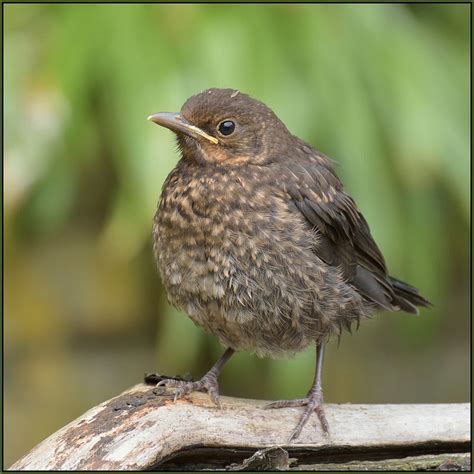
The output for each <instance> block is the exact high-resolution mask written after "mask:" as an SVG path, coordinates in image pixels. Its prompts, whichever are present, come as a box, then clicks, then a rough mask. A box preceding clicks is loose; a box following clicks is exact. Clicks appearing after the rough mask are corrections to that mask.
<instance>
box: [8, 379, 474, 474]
mask: <svg viewBox="0 0 474 474" xmlns="http://www.w3.org/2000/svg"><path fill="white" fill-rule="evenodd" d="M265 403H266V402H263V401H256V400H242V399H237V398H230V397H222V404H223V409H222V410H219V409H218V408H216V407H215V406H214V405H213V404H212V402H211V401H210V400H209V398H208V396H207V395H205V394H200V393H198V394H193V395H192V396H190V397H188V398H186V399H183V400H179V401H177V402H176V403H173V402H172V400H171V399H170V397H166V396H162V395H161V394H160V393H155V391H154V390H153V388H152V387H150V386H147V385H143V384H140V385H136V386H135V387H132V388H131V389H129V390H127V391H125V392H124V393H122V394H121V395H119V396H117V397H115V398H112V399H111V400H108V401H106V402H104V403H102V404H100V405H98V406H97V407H95V408H92V409H91V410H89V411H88V412H86V413H85V414H84V415H82V416H81V417H79V418H78V419H76V420H74V421H73V422H71V423H69V424H68V425H67V426H65V427H64V428H62V429H60V430H59V431H57V432H56V433H54V434H52V435H51V436H50V437H49V438H47V439H46V440H44V441H43V442H42V443H40V444H39V445H38V446H36V447H35V448H33V449H32V450H31V451H30V452H29V453H28V454H26V455H25V456H24V457H22V458H21V459H19V460H18V461H17V462H16V463H15V464H13V466H11V468H10V469H12V470H35V471H36V470H78V469H80V470H152V469H159V470H161V469H162V470H175V469H210V468H212V469H223V470H224V469H227V470H243V469H247V470H265V469H273V470H275V469H288V468H290V469H292V470H293V469H294V470H302V469H304V470H319V469H331V470H361V469H367V468H368V469H374V470H376V469H406V470H410V469H414V468H415V469H421V470H424V469H431V470H432V469H438V470H439V469H441V470H443V469H446V470H453V469H456V470H469V469H470V456H469V454H468V453H469V452H470V446H471V444H470V443H471V441H470V408H469V404H439V405H332V404H327V405H326V414H327V418H328V421H329V424H330V427H331V434H330V436H325V435H324V434H323V433H322V431H321V428H320V426H319V424H318V420H317V417H316V416H315V417H313V419H312V420H310V422H309V423H308V425H307V426H306V427H305V429H304V430H303V433H302V434H301V437H300V438H299V439H298V440H297V441H295V442H293V443H291V444H289V443H288V437H289V435H290V433H291V430H292V429H293V427H294V425H295V423H296V422H297V420H298V416H299V414H300V409H298V408H286V409H281V410H263V409H262V407H263V406H264V404H265ZM407 457H408V458H407Z"/></svg>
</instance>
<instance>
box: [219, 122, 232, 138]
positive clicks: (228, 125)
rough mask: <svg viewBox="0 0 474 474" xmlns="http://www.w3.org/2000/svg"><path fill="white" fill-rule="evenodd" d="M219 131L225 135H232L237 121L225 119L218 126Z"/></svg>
mask: <svg viewBox="0 0 474 474" xmlns="http://www.w3.org/2000/svg"><path fill="white" fill-rule="evenodd" d="M217 129H218V130H219V133H220V134H221V135H224V136H228V135H231V134H232V133H234V130H235V123H234V122H232V120H224V121H222V122H221V123H220V124H219V127H217Z"/></svg>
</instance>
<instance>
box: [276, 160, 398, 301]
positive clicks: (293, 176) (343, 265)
mask: <svg viewBox="0 0 474 474" xmlns="http://www.w3.org/2000/svg"><path fill="white" fill-rule="evenodd" d="M286 167H287V170H288V171H289V172H290V177H289V179H288V180H287V182H286V184H285V187H286V190H287V192H288V194H289V195H290V197H291V199H292V200H293V202H294V204H295V206H296V207H297V208H298V209H299V211H300V212H301V213H302V214H303V216H304V217H305V218H306V219H307V220H308V221H309V223H310V224H311V225H312V226H313V227H314V228H316V230H317V231H318V232H317V243H316V245H315V252H316V254H317V255H318V257H319V258H321V259H322V260H323V261H324V262H325V263H327V264H328V265H331V266H338V267H339V268H340V269H341V270H342V272H343V275H344V277H345V278H346V279H347V281H348V282H349V283H350V284H352V285H353V286H354V287H356V288H357V290H358V291H359V292H360V293H361V294H362V295H363V296H364V297H365V298H366V299H368V300H369V301H371V302H373V303H375V304H377V305H379V306H381V307H383V308H385V309H388V310H393V309H394V307H393V304H392V303H393V302H394V300H396V298H394V290H393V287H392V284H391V282H390V280H389V277H388V274H387V269H386V266H385V261H384V258H383V256H382V253H381V252H380V250H379V249H378V247H377V244H376V243H375V241H374V239H373V238H372V236H371V234H370V230H369V227H368V225H367V222H366V221H365V219H364V217H363V216H362V214H361V213H360V212H359V210H358V209H357V206H356V204H355V202H354V201H353V199H352V198H351V197H350V196H349V195H348V194H347V193H345V192H344V190H343V187H342V183H341V181H340V180H339V178H338V177H337V176H336V174H335V173H334V171H333V169H332V165H331V162H330V160H329V159H328V158H326V157H325V156H324V155H320V154H314V153H312V154H311V156H309V157H308V156H306V157H305V159H303V160H295V161H292V162H291V163H290V164H288V163H286Z"/></svg>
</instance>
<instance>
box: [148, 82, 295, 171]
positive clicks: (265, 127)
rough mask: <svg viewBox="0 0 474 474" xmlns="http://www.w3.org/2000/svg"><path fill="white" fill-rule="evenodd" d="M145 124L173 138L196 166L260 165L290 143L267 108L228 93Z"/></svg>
mask: <svg viewBox="0 0 474 474" xmlns="http://www.w3.org/2000/svg"><path fill="white" fill-rule="evenodd" d="M148 119H149V120H151V121H152V122H154V123H156V124H158V125H161V126H163V127H166V128H169V129H170V130H172V131H173V132H174V133H176V136H177V139H178V144H179V146H180V148H181V150H182V152H183V156H184V157H185V158H187V159H194V160H197V161H199V162H200V163H202V164H206V163H214V164H221V165H228V166H241V165H245V164H257V165H263V164H265V163H268V162H269V161H271V160H272V157H273V156H274V152H275V151H276V150H277V149H279V150H280V151H281V150H282V147H284V146H285V144H286V142H288V141H289V140H291V137H292V136H291V134H290V133H289V132H288V130H287V128H286V127H285V125H284V124H283V122H281V120H280V119H279V118H278V117H277V116H276V115H275V114H274V112H273V111H272V110H271V109H270V108H269V107H267V106H266V105H265V104H263V103H262V102H259V101H258V100H255V99H253V98H252V97H249V96H248V95H246V94H243V93H241V92H239V91H236V90H234V89H208V90H205V91H204V92H201V93H199V94H196V95H193V96H192V97H190V98H189V99H188V100H187V101H186V102H185V103H184V105H183V107H182V108H181V112H179V113H171V112H161V113H157V114H153V115H150V116H149V117H148Z"/></svg>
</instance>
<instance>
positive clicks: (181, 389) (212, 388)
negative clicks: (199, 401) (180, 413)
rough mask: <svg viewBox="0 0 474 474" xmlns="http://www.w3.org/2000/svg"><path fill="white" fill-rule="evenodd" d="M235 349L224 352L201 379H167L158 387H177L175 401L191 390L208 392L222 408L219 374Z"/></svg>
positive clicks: (158, 384)
mask: <svg viewBox="0 0 474 474" xmlns="http://www.w3.org/2000/svg"><path fill="white" fill-rule="evenodd" d="M233 353H234V349H231V348H230V347H229V348H228V349H227V350H226V351H225V352H224V354H222V356H221V357H220V358H219V360H218V361H217V362H216V363H215V364H214V365H213V366H212V367H211V369H210V370H209V372H207V373H206V375H204V377H202V378H201V379H200V380H198V381H196V382H188V381H186V380H176V379H172V378H170V379H165V380H162V381H161V382H158V383H157V384H156V386H157V387H163V386H165V387H176V389H177V390H176V392H175V394H174V401H176V400H177V399H178V398H181V397H183V396H184V395H186V394H188V393H191V392H207V393H208V394H209V396H210V397H211V399H212V401H213V402H214V403H215V404H216V405H217V406H218V407H219V408H221V402H220V400H219V385H218V383H217V377H218V376H219V374H220V372H221V370H222V367H224V365H225V363H226V362H227V361H228V360H229V359H230V357H231V356H232V354H233Z"/></svg>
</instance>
